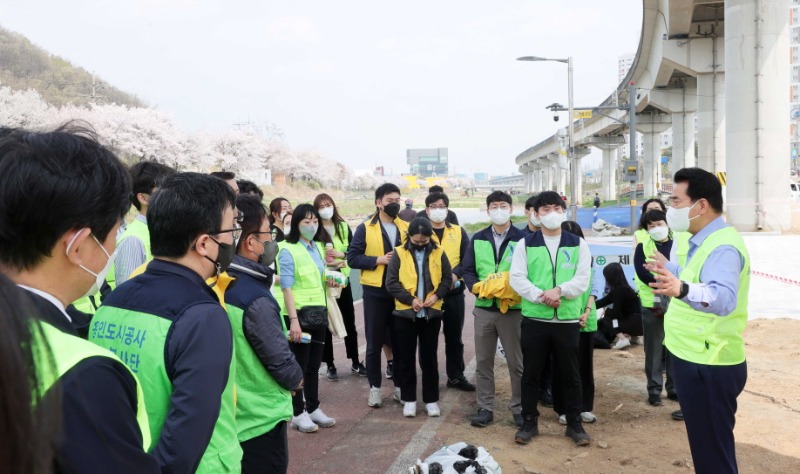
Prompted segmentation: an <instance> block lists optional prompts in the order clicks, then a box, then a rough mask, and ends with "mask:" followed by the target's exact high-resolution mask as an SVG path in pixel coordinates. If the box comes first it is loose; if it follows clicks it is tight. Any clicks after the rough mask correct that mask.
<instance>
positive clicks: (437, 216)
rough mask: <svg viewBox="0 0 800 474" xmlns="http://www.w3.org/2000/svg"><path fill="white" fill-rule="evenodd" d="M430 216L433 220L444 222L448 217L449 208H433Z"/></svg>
mask: <svg viewBox="0 0 800 474" xmlns="http://www.w3.org/2000/svg"><path fill="white" fill-rule="evenodd" d="M430 218H431V222H435V223H437V224H439V223H441V222H444V220H445V219H447V209H431V214H430Z"/></svg>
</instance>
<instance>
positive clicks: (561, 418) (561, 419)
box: [558, 415, 567, 425]
mask: <svg viewBox="0 0 800 474" xmlns="http://www.w3.org/2000/svg"><path fill="white" fill-rule="evenodd" d="M558 422H559V423H561V424H562V425H566V424H567V415H558Z"/></svg>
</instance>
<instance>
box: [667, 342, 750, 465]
mask: <svg viewBox="0 0 800 474" xmlns="http://www.w3.org/2000/svg"><path fill="white" fill-rule="evenodd" d="M671 356H672V372H673V375H674V376H675V387H676V388H677V389H678V397H679V398H678V402H679V403H680V405H681V410H682V411H683V416H684V417H686V418H685V420H686V434H687V436H688V437H689V448H691V451H692V461H693V462H694V469H695V472H697V473H698V474H705V473H714V474H717V473H735V472H738V466H737V464H736V443H735V440H734V437H733V427H734V425H735V424H736V407H737V404H736V398H737V397H738V396H739V394H740V393H742V390H744V385H745V383H746V382H747V362H742V363H741V364H737V365H703V364H695V363H693V362H689V361H686V360H683V359H681V358H680V357H677V356H675V355H672V354H671Z"/></svg>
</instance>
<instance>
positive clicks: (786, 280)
mask: <svg viewBox="0 0 800 474" xmlns="http://www.w3.org/2000/svg"><path fill="white" fill-rule="evenodd" d="M750 274H751V275H756V276H760V277H762V278H767V279H769V280H775V281H779V282H781V283H786V284H787V285H794V286H800V281H797V280H792V279H791V278H786V277H781V276H777V275H770V274H769V273H764V272H757V271H755V270H751V271H750Z"/></svg>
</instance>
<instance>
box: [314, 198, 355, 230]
mask: <svg viewBox="0 0 800 474" xmlns="http://www.w3.org/2000/svg"><path fill="white" fill-rule="evenodd" d="M326 202H329V203H331V206H333V217H331V222H333V232H334V234H335V235H336V237H339V240H344V239H345V237H347V236H346V235H342V231H341V229H340V228H339V227H340V224H341V223H342V222H344V219H342V216H341V215H339V208H337V207H336V203H335V202H333V198H332V197H330V196H329V195H328V194H325V193H320V194H317V197H315V198H314V207H315V208H316V209H317V210H319V208H320V206H322V205H323V204H325V203H326ZM319 226H320V227H322V219H321V218H320V223H319ZM323 230H325V228H324V227H323ZM325 232H326V233H327V232H328V231H327V230H325ZM330 238H331V241H333V236H332V235H331V236H330Z"/></svg>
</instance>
